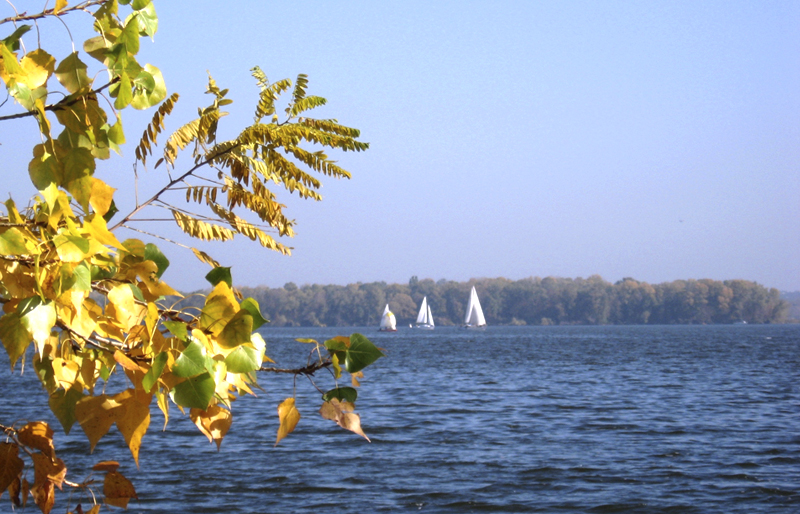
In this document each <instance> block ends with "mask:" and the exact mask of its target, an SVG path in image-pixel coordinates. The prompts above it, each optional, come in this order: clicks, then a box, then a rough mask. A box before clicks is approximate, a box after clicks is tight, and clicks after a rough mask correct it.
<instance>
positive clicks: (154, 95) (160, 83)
mask: <svg viewBox="0 0 800 514" xmlns="http://www.w3.org/2000/svg"><path fill="white" fill-rule="evenodd" d="M148 77H149V80H152V81H153V85H152V86H151V87H146V88H145V87H142V86H139V87H137V88H136V92H135V93H134V95H133V99H132V100H131V107H133V108H134V109H139V110H141V109H147V108H149V107H153V106H154V105H156V104H158V103H159V102H160V101H161V100H163V99H164V98H166V97H167V85H166V84H165V83H164V77H162V76H161V71H160V70H159V69H158V68H156V67H155V66H152V65H150V64H145V65H144V70H143V71H142V76H139V77H136V79H135V80H134V82H135V83H143V82H145V81H146V79H148Z"/></svg>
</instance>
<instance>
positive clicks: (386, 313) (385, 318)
mask: <svg viewBox="0 0 800 514" xmlns="http://www.w3.org/2000/svg"><path fill="white" fill-rule="evenodd" d="M378 330H379V331H381V332H397V320H395V319H394V314H392V311H390V310H389V304H388V303H387V304H386V308H385V309H383V314H382V315H381V326H380V328H378Z"/></svg>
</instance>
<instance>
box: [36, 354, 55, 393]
mask: <svg viewBox="0 0 800 514" xmlns="http://www.w3.org/2000/svg"><path fill="white" fill-rule="evenodd" d="M33 369H34V370H35V371H36V375H37V376H38V377H39V380H40V381H41V382H42V385H43V386H44V388H45V389H46V390H47V391H48V392H50V393H54V392H55V391H56V389H58V384H57V383H56V374H55V373H54V372H53V361H52V360H50V358H49V357H43V358H41V359H34V360H33Z"/></svg>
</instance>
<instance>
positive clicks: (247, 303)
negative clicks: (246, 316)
mask: <svg viewBox="0 0 800 514" xmlns="http://www.w3.org/2000/svg"><path fill="white" fill-rule="evenodd" d="M240 307H241V308H242V309H244V310H246V311H247V312H249V313H250V315H251V316H252V317H253V330H258V328H259V327H260V326H261V325H263V324H264V323H267V320H266V319H264V316H262V315H261V309H260V308H259V306H258V302H257V301H255V300H254V299H253V298H245V299H244V301H243V302H242V304H241V305H240Z"/></svg>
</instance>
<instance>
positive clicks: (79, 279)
mask: <svg viewBox="0 0 800 514" xmlns="http://www.w3.org/2000/svg"><path fill="white" fill-rule="evenodd" d="M72 273H73V274H74V276H75V283H74V284H73V286H72V288H73V289H74V290H76V291H89V290H90V289H92V272H91V270H90V269H89V266H87V265H86V263H85V262H82V263H80V264H78V265H77V266H75V269H74V270H72Z"/></svg>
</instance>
